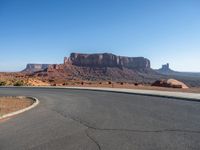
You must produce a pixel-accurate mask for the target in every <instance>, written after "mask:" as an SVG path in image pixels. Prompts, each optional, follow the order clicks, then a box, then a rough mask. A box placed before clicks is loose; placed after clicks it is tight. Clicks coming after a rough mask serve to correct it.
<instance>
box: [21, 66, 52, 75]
mask: <svg viewBox="0 0 200 150" xmlns="http://www.w3.org/2000/svg"><path fill="white" fill-rule="evenodd" d="M49 66H50V65H49V64H27V65H26V68H25V69H24V70H23V71H22V72H26V73H33V72H37V71H42V70H44V69H47V68H48V67H49Z"/></svg>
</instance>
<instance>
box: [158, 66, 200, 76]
mask: <svg viewBox="0 0 200 150" xmlns="http://www.w3.org/2000/svg"><path fill="white" fill-rule="evenodd" d="M155 71H156V72H158V73H160V74H163V75H173V76H183V77H184V76H185V77H200V72H179V71H174V70H172V69H170V67H169V63H167V64H164V65H162V68H160V69H157V70H155Z"/></svg>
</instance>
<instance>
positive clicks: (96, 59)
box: [64, 53, 150, 69]
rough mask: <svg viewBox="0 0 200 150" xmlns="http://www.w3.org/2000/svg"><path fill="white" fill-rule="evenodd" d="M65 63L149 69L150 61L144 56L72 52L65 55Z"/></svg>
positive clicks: (83, 65)
mask: <svg viewBox="0 0 200 150" xmlns="http://www.w3.org/2000/svg"><path fill="white" fill-rule="evenodd" d="M64 63H65V64H69V63H70V64H72V65H76V66H82V67H118V68H128V69H150V61H149V60H148V59H146V58H144V57H124V56H116V55H114V54H110V53H102V54H79V53H72V54H71V55H70V57H69V58H66V57H65V60H64Z"/></svg>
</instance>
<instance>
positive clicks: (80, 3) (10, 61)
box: [0, 0, 200, 72]
mask: <svg viewBox="0 0 200 150" xmlns="http://www.w3.org/2000/svg"><path fill="white" fill-rule="evenodd" d="M0 52H1V53H0V56H1V59H0V60H1V62H0V71H18V70H21V69H23V68H24V67H25V65H26V64H27V63H62V62H63V57H64V56H68V55H69V53H70V52H83V53H96V52H98V53H99V52H111V53H114V54H117V55H125V56H144V57H147V58H149V59H150V60H151V63H152V68H159V67H160V66H161V65H162V64H164V63H167V62H169V63H170V65H171V67H172V68H173V69H175V70H180V71H196V72H200V0H0Z"/></svg>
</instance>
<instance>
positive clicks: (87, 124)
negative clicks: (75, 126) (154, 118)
mask: <svg viewBox="0 0 200 150" xmlns="http://www.w3.org/2000/svg"><path fill="white" fill-rule="evenodd" d="M68 117H69V118H71V119H72V120H74V121H76V122H78V123H79V124H82V125H83V126H85V127H87V128H89V129H93V130H100V131H124V132H139V133H159V132H184V133H185V132H188V133H198V134H200V131H194V130H182V129H161V130H134V129H109V128H98V127H94V126H91V125H89V123H87V122H86V121H82V120H80V119H78V118H75V117H72V116H71V115H69V116H68Z"/></svg>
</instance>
